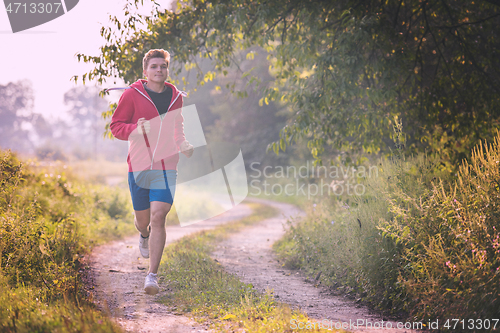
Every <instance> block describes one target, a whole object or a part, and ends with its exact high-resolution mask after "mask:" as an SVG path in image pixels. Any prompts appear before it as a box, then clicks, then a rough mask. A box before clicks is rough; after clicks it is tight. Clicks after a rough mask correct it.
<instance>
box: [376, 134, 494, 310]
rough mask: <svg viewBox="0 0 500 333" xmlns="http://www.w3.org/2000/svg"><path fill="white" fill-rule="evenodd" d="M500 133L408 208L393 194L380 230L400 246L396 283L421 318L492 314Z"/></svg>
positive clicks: (398, 196) (478, 147) (482, 144)
mask: <svg viewBox="0 0 500 333" xmlns="http://www.w3.org/2000/svg"><path fill="white" fill-rule="evenodd" d="M499 161H500V133H497V136H496V138H495V141H494V142H493V144H487V143H486V142H485V143H480V144H479V145H478V146H477V147H476V148H474V150H473V152H472V158H471V160H470V162H463V164H462V165H461V166H460V169H459V172H458V175H457V176H458V177H457V178H458V179H457V180H456V181H453V182H444V181H442V180H440V181H436V182H434V183H433V186H432V188H431V189H430V191H429V192H430V193H429V197H428V198H421V200H413V202H412V204H411V205H407V206H406V207H404V206H402V205H401V204H399V203H398V201H400V198H401V195H393V196H392V200H391V203H390V209H391V211H392V212H393V214H394V218H393V219H392V220H391V221H386V222H385V223H383V224H382V229H383V230H384V232H385V234H386V235H387V236H389V237H391V238H392V239H394V240H395V241H396V242H397V243H399V244H402V246H403V247H404V249H405V250H404V252H403V258H404V260H405V262H407V263H408V264H407V266H406V267H405V269H404V270H402V272H401V277H400V282H401V283H402V284H403V285H404V287H405V289H406V291H407V292H408V294H409V295H410V296H411V299H412V303H413V313H414V314H415V315H416V316H418V317H419V318H436V317H438V318H483V319H486V318H497V317H498V313H499V312H498V309H500V271H499V267H500V232H499V228H500V183H499V180H500V162H499Z"/></svg>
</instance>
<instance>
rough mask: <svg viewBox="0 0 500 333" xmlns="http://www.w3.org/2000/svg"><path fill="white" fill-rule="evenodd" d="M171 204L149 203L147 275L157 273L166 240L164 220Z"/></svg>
mask: <svg viewBox="0 0 500 333" xmlns="http://www.w3.org/2000/svg"><path fill="white" fill-rule="evenodd" d="M171 207H172V205H171V204H169V203H166V202H160V201H151V236H150V237H149V272H148V274H149V273H154V274H156V273H158V266H160V261H161V256H162V254H163V249H164V247H165V241H166V239H167V232H166V230H165V218H166V217H167V214H168V212H169V211H170V208H171Z"/></svg>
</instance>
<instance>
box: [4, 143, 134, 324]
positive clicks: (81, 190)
mask: <svg viewBox="0 0 500 333" xmlns="http://www.w3.org/2000/svg"><path fill="white" fill-rule="evenodd" d="M113 192H114V190H112V189H107V188H104V187H99V186H94V185H92V186H91V185H86V186H85V185H83V184H81V183H79V182H78V181H77V180H76V179H73V178H71V177H69V176H67V175H66V174H65V172H62V171H61V170H55V169H54V170H46V171H42V172H33V171H31V170H30V169H29V168H27V167H25V166H24V165H23V164H22V163H21V162H20V161H19V160H18V159H17V158H16V157H15V156H14V155H12V154H11V153H10V152H0V285H1V288H0V301H2V302H4V301H5V302H10V303H9V304H10V305H9V306H6V307H2V310H1V311H0V330H1V331H7V332H34V331H36V332H73V331H88V332H90V331H92V330H90V328H89V327H90V326H88V325H87V324H85V323H87V320H88V319H89V318H94V317H95V318H101V317H102V316H101V315H100V314H98V313H97V312H96V311H97V310H93V309H92V307H91V305H90V303H87V301H86V297H87V296H86V293H85V291H84V288H83V286H82V283H81V276H80V274H81V272H83V271H84V267H83V264H82V260H83V257H84V255H85V254H86V253H87V251H88V249H90V246H91V244H93V243H98V242H101V241H102V240H103V239H109V237H119V236H120V235H121V234H123V233H126V232H127V230H128V232H129V231H130V230H132V229H133V224H132V223H131V219H129V223H128V226H127V224H125V223H123V221H122V220H119V219H113V218H112V217H111V216H110V214H109V212H110V211H112V210H113V209H115V208H113V205H117V204H116V203H114V202H115V201H116V200H118V199H116V198H117V197H118V196H119V194H116V193H113ZM113 194H114V195H115V196H113ZM103 197H106V198H107V199H106V200H103V199H102V198H103ZM127 205H128V201H127V200H122V202H121V204H120V205H119V206H122V207H127ZM115 210H116V209H115ZM115 217H118V215H115ZM123 218H126V216H123ZM80 304H81V305H80ZM35 308H36V310H33V309H35ZM83 311H86V312H88V311H91V312H92V311H94V312H93V313H90V314H88V315H83V314H82V312H83ZM67 320H70V321H72V323H71V325H69V326H68V323H67ZM99 320H101V319H99ZM108 321H109V320H108ZM80 324H81V325H83V326H81V325H80ZM58 325H59V326H58ZM93 325H94V324H92V325H91V326H92V327H93ZM108 326H112V325H111V324H110V323H109V322H106V323H105V324H104V325H103V330H100V331H101V332H109V331H110V330H108V329H107V328H106V329H104V328H105V327H108Z"/></svg>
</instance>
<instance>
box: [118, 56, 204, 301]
mask: <svg viewBox="0 0 500 333" xmlns="http://www.w3.org/2000/svg"><path fill="white" fill-rule="evenodd" d="M169 64H170V54H169V53H168V52H167V51H165V50H162V49H155V50H150V51H149V52H147V53H146V55H145V56H144V58H143V74H144V76H145V77H146V78H147V80H142V79H141V80H138V81H137V82H134V83H133V84H132V85H130V87H128V88H126V90H125V92H124V93H123V94H122V96H121V98H120V101H119V102H118V107H117V108H116V110H115V112H114V114H113V117H112V119H111V124H110V129H111V133H113V135H114V136H115V137H116V138H117V139H120V140H128V141H129V151H128V157H127V162H128V166H129V175H128V181H129V187H130V194H131V196H132V203H133V206H134V211H135V226H136V228H137V230H138V231H139V232H140V236H139V238H140V239H139V250H140V252H141V255H142V256H143V257H144V258H150V261H149V271H148V274H147V276H146V281H145V283H144V290H145V292H146V293H147V294H150V295H154V294H156V293H158V291H159V286H158V279H157V273H158V266H159V265H160V260H161V256H162V253H163V248H164V247H165V241H166V230H165V219H166V216H167V214H168V212H169V211H170V208H171V207H172V204H173V198H174V194H175V184H176V179H177V163H178V162H179V151H181V152H182V153H183V154H185V155H186V156H187V157H191V155H192V154H193V150H194V149H193V146H192V145H191V144H189V142H188V141H186V139H185V136H184V124H183V121H184V119H183V116H182V112H181V110H182V105H183V100H182V98H183V94H184V93H183V92H181V91H179V90H178V89H177V88H176V87H175V86H174V85H172V84H170V83H168V82H165V81H166V79H167V77H168V70H169Z"/></svg>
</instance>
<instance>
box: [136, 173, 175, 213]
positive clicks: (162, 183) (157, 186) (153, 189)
mask: <svg viewBox="0 0 500 333" xmlns="http://www.w3.org/2000/svg"><path fill="white" fill-rule="evenodd" d="M176 181H177V171H176V170H145V171H136V172H129V173H128V185H129V188H130V195H131V196H132V205H133V206H134V210H145V209H148V208H149V207H150V204H149V203H150V202H151V201H161V202H166V203H169V204H173V202H174V195H175V184H176Z"/></svg>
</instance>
